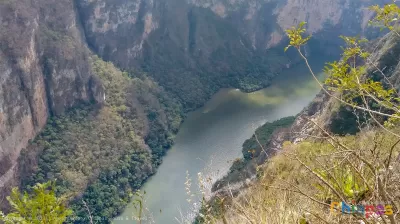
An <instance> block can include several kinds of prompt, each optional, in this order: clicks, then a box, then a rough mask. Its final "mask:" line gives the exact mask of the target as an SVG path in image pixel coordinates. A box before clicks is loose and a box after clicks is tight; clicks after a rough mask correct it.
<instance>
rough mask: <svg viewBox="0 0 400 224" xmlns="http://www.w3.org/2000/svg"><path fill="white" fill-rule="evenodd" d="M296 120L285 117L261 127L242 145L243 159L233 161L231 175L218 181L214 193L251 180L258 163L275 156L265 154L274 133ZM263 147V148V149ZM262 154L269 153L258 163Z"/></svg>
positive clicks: (271, 153)
mask: <svg viewBox="0 0 400 224" xmlns="http://www.w3.org/2000/svg"><path fill="white" fill-rule="evenodd" d="M294 120H295V117H293V116H291V117H285V118H281V119H279V120H276V121H273V122H267V123H265V124H264V125H262V126H261V127H259V128H257V130H256V131H255V134H254V135H253V136H251V138H249V139H247V140H246V141H245V142H244V143H243V145H242V153H243V158H239V159H236V160H235V161H233V164H232V166H231V167H230V169H229V173H228V174H227V175H226V176H224V177H223V178H222V179H220V180H218V181H217V182H216V183H215V184H214V186H213V189H212V190H213V191H215V190H218V189H221V188H223V187H225V186H226V184H227V183H230V184H234V183H236V182H240V181H244V180H245V179H246V178H251V176H252V175H253V173H254V170H255V169H256V167H257V166H258V163H263V162H264V161H265V160H266V159H267V158H268V157H271V156H273V154H274V153H275V152H271V151H266V152H263V148H264V150H265V149H268V144H269V142H270V140H271V137H272V135H273V134H274V132H276V131H278V130H281V129H283V128H287V127H290V126H291V125H292V124H293V122H294ZM261 147H263V148H261ZM261 153H263V154H264V153H268V156H265V154H264V157H263V159H261V161H256V160H257V159H258V157H259V156H260V154H261Z"/></svg>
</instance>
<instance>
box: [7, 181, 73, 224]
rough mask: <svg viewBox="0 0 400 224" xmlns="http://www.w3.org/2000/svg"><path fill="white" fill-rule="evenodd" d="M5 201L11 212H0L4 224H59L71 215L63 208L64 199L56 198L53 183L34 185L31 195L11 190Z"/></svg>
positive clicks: (69, 211) (68, 210)
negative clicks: (8, 204) (7, 202)
mask: <svg viewBox="0 0 400 224" xmlns="http://www.w3.org/2000/svg"><path fill="white" fill-rule="evenodd" d="M7 200H8V201H9V203H10V205H11V207H12V212H10V213H8V214H7V215H4V213H3V212H1V211H0V221H4V222H5V223H6V224H61V223H63V222H64V221H65V220H66V218H67V216H69V215H70V214H71V213H72V210H70V209H68V208H67V207H66V206H65V204H66V198H62V197H57V196H56V194H55V181H49V182H46V183H43V184H40V183H38V184H36V185H35V186H34V187H33V188H32V193H31V194H29V193H28V192H26V191H25V192H24V193H22V192H20V191H19V189H18V188H13V190H12V192H11V195H10V196H9V197H7Z"/></svg>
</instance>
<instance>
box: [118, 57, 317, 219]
mask: <svg viewBox="0 0 400 224" xmlns="http://www.w3.org/2000/svg"><path fill="white" fill-rule="evenodd" d="M318 91H319V88H318V85H317V84H316V82H315V81H314V80H313V79H312V77H311V75H310V74H309V72H308V70H306V68H305V66H302V65H299V66H296V67H293V68H291V69H288V70H286V71H285V72H284V73H283V74H281V75H280V76H279V77H277V78H276V79H275V80H273V83H272V85H271V86H270V87H268V88H265V89H263V90H260V91H257V92H253V93H243V92H241V91H239V90H236V89H222V90H221V91H219V92H218V93H217V94H215V95H214V96H213V97H212V99H211V100H209V101H208V102H207V103H206V104H205V105H204V107H202V108H200V109H198V110H196V111H194V112H192V113H190V114H189V116H188V117H187V119H186V120H185V122H184V123H183V124H182V126H181V128H180V131H179V133H178V134H177V136H176V139H175V144H174V146H173V147H172V148H171V149H170V150H169V151H168V153H167V155H166V156H165V158H164V161H163V163H162V164H161V166H160V167H159V168H158V171H157V173H156V174H155V175H154V176H153V177H151V178H150V179H149V180H148V181H147V183H146V184H145V185H144V186H143V188H142V189H143V190H145V191H146V195H145V206H146V208H147V209H148V211H147V212H149V213H151V214H152V215H151V216H152V218H150V219H148V220H147V221H146V220H145V221H143V222H142V223H154V222H155V223H157V224H172V223H182V219H183V218H182V217H184V218H185V219H190V218H191V217H193V216H194V215H195V213H194V212H192V208H193V200H192V201H191V202H188V200H187V199H189V196H188V195H187V194H186V190H185V182H186V172H188V173H189V175H190V177H191V178H192V192H197V191H198V188H197V184H196V183H197V174H198V173H199V172H202V173H203V174H204V175H205V176H212V177H213V179H214V180H215V179H217V178H220V177H222V176H223V175H225V174H226V172H227V171H228V169H229V167H230V165H231V162H232V160H234V159H236V158H238V157H241V156H242V155H241V148H242V144H243V142H244V141H245V140H246V139H248V138H249V137H251V135H252V134H253V133H254V131H255V129H256V128H257V127H259V126H261V125H262V124H264V123H265V122H267V121H274V120H277V119H279V118H282V117H286V116H290V115H296V114H297V113H299V112H300V111H301V110H302V109H303V108H304V107H305V106H307V105H308V103H309V102H310V101H311V100H312V99H313V98H314V97H315V95H316V94H317V93H318ZM134 214H135V209H134V207H133V206H132V205H130V206H128V207H127V209H126V210H125V212H124V213H123V214H122V215H121V216H119V217H117V218H116V219H115V221H114V223H117V224H125V223H138V222H137V221H134V220H133V219H132V216H133V215H134ZM177 220H180V221H177Z"/></svg>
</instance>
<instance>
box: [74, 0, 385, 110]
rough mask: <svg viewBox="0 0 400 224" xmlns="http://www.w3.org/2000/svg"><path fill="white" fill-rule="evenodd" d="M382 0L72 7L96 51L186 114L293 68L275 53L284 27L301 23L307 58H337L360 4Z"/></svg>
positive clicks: (355, 27) (163, 0) (359, 25)
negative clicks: (141, 74)
mask: <svg viewBox="0 0 400 224" xmlns="http://www.w3.org/2000/svg"><path fill="white" fill-rule="evenodd" d="M384 1H386V0H371V1H361V0H357V1H350V0H344V1H343V0H286V1H283V0H251V1H242V0H229V1H226V0H218V1H211V0H168V1H167V0H151V1H143V0H133V1H127V0H120V1H112V0H83V1H79V2H78V8H79V13H80V15H81V17H82V21H83V25H84V29H85V33H86V36H87V40H88V43H89V45H90V47H91V48H92V49H93V50H94V51H95V52H96V53H98V54H99V55H100V56H101V57H102V58H103V59H105V60H108V61H113V62H114V63H116V64H117V65H119V66H120V67H122V68H124V69H128V70H129V69H139V70H142V71H145V72H148V73H149V74H151V75H152V76H153V77H154V78H155V79H156V81H158V82H159V83H160V84H161V85H163V86H164V87H165V88H166V89H167V90H169V91H171V92H173V93H175V95H176V96H177V97H178V98H181V101H182V102H183V103H184V105H185V107H186V108H188V109H193V108H195V107H198V106H200V105H201V104H202V103H203V102H204V101H205V100H207V99H208V97H209V96H210V95H211V94H212V93H214V92H215V91H216V90H218V89H219V88H221V87H235V88H240V89H243V90H246V91H252V90H256V89H259V88H261V87H264V86H266V85H268V84H269V80H270V78H271V77H273V76H274V75H276V74H277V73H279V71H280V70H281V69H282V68H284V67H286V66H287V65H289V64H290V63H295V61H296V60H295V59H294V58H293V57H291V56H290V55H284V54H283V52H282V46H281V45H280V44H282V43H283V42H284V41H285V35H284V30H285V29H287V28H289V27H291V26H293V25H296V24H298V22H300V21H307V22H308V30H309V31H310V32H311V33H313V34H314V36H315V38H314V41H313V42H311V44H310V49H308V51H309V52H308V53H310V54H312V52H314V53H315V55H317V54H318V55H320V54H323V53H327V54H338V51H337V50H336V46H337V45H338V44H339V43H340V40H339V38H337V36H338V34H343V35H353V34H357V33H360V32H362V31H364V30H365V29H366V27H367V21H368V19H369V18H370V16H371V14H370V13H367V10H366V7H367V6H369V5H371V4H373V3H382V2H384ZM182 93H183V94H182Z"/></svg>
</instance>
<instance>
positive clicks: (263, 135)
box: [242, 116, 295, 160]
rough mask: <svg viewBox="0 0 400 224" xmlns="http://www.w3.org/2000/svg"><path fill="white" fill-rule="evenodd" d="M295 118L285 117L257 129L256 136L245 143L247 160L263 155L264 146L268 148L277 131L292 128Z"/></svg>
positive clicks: (244, 151) (244, 153)
mask: <svg viewBox="0 0 400 224" xmlns="http://www.w3.org/2000/svg"><path fill="white" fill-rule="evenodd" d="M294 120H295V117H293V116H292V117H285V118H281V119H279V120H276V121H273V122H267V123H265V124H264V125H263V126H261V127H259V128H257V130H256V131H255V134H254V135H253V136H251V138H249V139H247V140H246V141H245V142H244V143H243V146H242V147H243V148H242V153H243V157H244V159H245V160H250V159H252V158H255V157H258V156H259V155H260V153H262V148H261V146H260V144H261V145H262V146H266V145H267V144H268V142H269V140H270V138H271V136H272V134H273V133H274V131H275V130H277V129H280V128H286V127H290V126H291V125H292V124H293V122H294Z"/></svg>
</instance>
